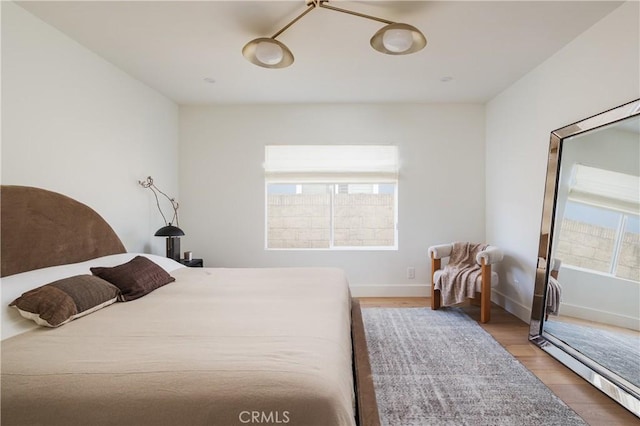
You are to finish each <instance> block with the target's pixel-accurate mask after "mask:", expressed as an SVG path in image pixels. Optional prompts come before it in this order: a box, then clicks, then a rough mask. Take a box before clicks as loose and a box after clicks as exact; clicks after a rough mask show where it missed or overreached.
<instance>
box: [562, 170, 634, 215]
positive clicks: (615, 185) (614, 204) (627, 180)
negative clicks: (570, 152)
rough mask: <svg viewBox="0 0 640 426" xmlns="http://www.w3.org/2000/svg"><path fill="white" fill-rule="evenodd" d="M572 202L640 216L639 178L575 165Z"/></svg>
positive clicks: (571, 189)
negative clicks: (639, 213) (639, 214)
mask: <svg viewBox="0 0 640 426" xmlns="http://www.w3.org/2000/svg"><path fill="white" fill-rule="evenodd" d="M573 172H574V174H573V179H572V183H571V186H570V188H569V199H570V200H572V201H577V202H581V203H584V204H589V205H592V206H597V207H604V208H608V209H613V210H618V211H621V212H625V213H631V214H638V212H639V211H640V178H639V177H638V176H633V175H628V174H624V173H619V172H612V171H610V170H604V169H599V168H596V167H589V166H585V165H582V164H576V165H575V166H574V170H573Z"/></svg>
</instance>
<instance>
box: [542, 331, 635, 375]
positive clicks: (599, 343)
mask: <svg viewBox="0 0 640 426" xmlns="http://www.w3.org/2000/svg"><path fill="white" fill-rule="evenodd" d="M544 331H546V332H547V333H550V334H552V335H553V336H555V337H557V338H558V339H560V340H562V341H563V342H565V343H567V344H568V345H569V346H571V347H572V348H573V349H575V350H577V351H578V352H581V353H583V354H584V355H586V356H588V357H589V358H591V359H592V360H594V361H595V362H597V363H598V364H600V365H602V366H603V367H605V368H607V369H609V370H611V371H613V372H614V373H616V374H618V375H619V376H621V377H624V378H625V379H627V380H628V381H630V382H631V383H633V384H634V385H636V386H639V387H640V336H630V335H627V334H622V333H615V332H613V331H608V330H602V329H598V328H595V327H587V326H583V325H579V324H570V323H566V322H561V321H553V320H550V321H546V322H545V323H544Z"/></svg>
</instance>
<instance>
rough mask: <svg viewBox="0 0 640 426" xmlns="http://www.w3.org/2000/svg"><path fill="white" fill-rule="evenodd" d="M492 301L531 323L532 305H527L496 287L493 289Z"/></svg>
mask: <svg viewBox="0 0 640 426" xmlns="http://www.w3.org/2000/svg"><path fill="white" fill-rule="evenodd" d="M491 301H492V302H493V303H495V304H496V305H500V306H502V307H503V308H504V310H505V311H507V312H509V313H510V314H513V315H515V316H517V317H518V318H520V319H521V320H522V321H524V322H526V323H527V324H529V321H531V307H530V306H525V305H523V304H522V303H520V302H518V301H516V300H513V299H512V298H510V297H509V296H507V295H505V294H504V293H501V292H499V291H497V290H496V289H491Z"/></svg>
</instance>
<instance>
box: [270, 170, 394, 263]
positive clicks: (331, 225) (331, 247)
mask: <svg viewBox="0 0 640 426" xmlns="http://www.w3.org/2000/svg"><path fill="white" fill-rule="evenodd" d="M305 183H308V182H305ZM305 183H301V182H287V181H277V182H275V181H268V180H265V185H264V208H265V210H264V249H265V250H267V251H398V247H399V244H398V240H399V236H398V201H399V197H398V186H399V185H398V180H397V179H396V180H395V181H386V182H379V183H375V184H373V185H376V186H377V185H379V184H392V185H393V188H394V191H393V236H394V238H393V240H394V242H393V245H392V246H336V245H335V244H334V232H335V228H334V217H335V214H334V213H335V203H334V199H335V195H336V194H338V192H337V191H338V185H340V184H344V182H321V181H318V182H313V183H314V184H321V185H328V186H329V185H332V186H333V188H332V190H330V191H329V194H330V197H329V200H330V209H329V211H330V217H329V246H328V247H269V185H270V184H284V185H295V186H296V192H295V194H300V193H301V192H299V191H300V187H301V185H303V184H305ZM347 184H356V185H358V184H372V183H371V182H349V183H347Z"/></svg>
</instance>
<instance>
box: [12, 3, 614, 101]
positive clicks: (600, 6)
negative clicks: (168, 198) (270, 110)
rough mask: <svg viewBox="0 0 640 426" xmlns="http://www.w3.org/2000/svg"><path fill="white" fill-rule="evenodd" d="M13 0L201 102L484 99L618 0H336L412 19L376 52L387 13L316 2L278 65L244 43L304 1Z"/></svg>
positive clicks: (131, 69)
mask: <svg viewBox="0 0 640 426" xmlns="http://www.w3.org/2000/svg"><path fill="white" fill-rule="evenodd" d="M18 4H19V5H20V6H22V7H23V8H24V9H26V10H28V11H30V12H31V13H33V14H34V15H36V16H38V17H39V18H41V19H42V20H44V21H45V22H48V23H49V24H51V25H53V26H54V27H56V28H58V29H59V30H61V31H62V32H64V33H66V34H67V35H69V36H70V37H72V38H73V39H75V40H77V41H78V42H79V43H81V44H83V45H84V46H86V47H88V48H89V49H91V50H92V51H94V52H96V53H97V54H98V55H100V56H102V57H104V58H105V59H107V60H108V61H110V62H112V63H113V64H115V65H116V66H117V67H119V68H121V69H122V70H124V71H125V72H127V73H129V74H130V75H132V76H133V77H135V78H137V79H138V80H140V81H142V82H144V83H146V84H147V85H149V86H150V87H152V88H154V89H156V90H157V91H159V92H161V93H163V94H164V95H166V96H167V97H169V98H171V99H173V100H174V101H176V102H177V103H179V104H187V105H194V104H197V105H205V104H229V103H274V102H275V103H298V102H302V103H320V102H358V103H359V102H486V101H487V100H489V99H491V98H492V97H493V96H495V95H496V94H498V93H500V91H501V90H503V89H504V88H506V87H508V86H509V85H510V84H512V83H513V82H515V81H517V80H518V79H519V78H520V77H522V76H523V75H524V74H526V73H527V72H528V71H530V70H531V69H533V68H535V67H536V66H537V65H539V64H540V63H541V62H543V61H544V60H545V59H547V58H548V57H550V56H551V55H553V54H554V53H555V52H557V51H558V50H559V49H561V48H562V47H563V46H564V45H566V44H567V43H569V42H570V41H571V40H573V39H574V38H575V37H577V36H578V35H579V34H580V33H582V32H583V31H585V30H586V29H587V28H589V27H590V26H592V25H593V24H594V23H596V22H597V21H599V20H600V19H602V18H603V17H604V16H605V15H607V14H608V13H610V12H611V11H612V10H613V9H615V8H616V7H618V6H619V5H620V4H621V2H614V1H602V2H597V1H584V2H583V1H567V2H564V1H534V2H527V1H491V2H484V1H468V2H463V1H440V2H432V1H409V2H405V1H366V2H353V1H332V2H331V4H332V5H334V6H338V7H342V8H347V9H351V10H354V11H358V12H361V13H366V14H370V15H374V16H378V17H381V18H385V19H388V20H392V21H397V22H405V23H408V24H411V25H414V26H416V27H418V28H419V29H420V30H421V31H422V32H423V33H424V34H425V36H426V37H427V40H428V43H427V47H426V48H425V49H423V50H422V51H420V52H417V53H414V54H412V55H407V56H388V55H384V54H381V53H379V52H376V51H374V50H373V49H372V48H371V47H370V46H369V39H370V38H371V36H372V35H373V34H374V33H375V32H376V31H377V30H378V29H379V28H381V26H382V24H380V23H378V22H375V21H371V20H368V19H363V18H359V17H355V16H351V15H346V14H342V13H338V12H334V11H329V10H325V9H316V10H313V11H311V12H310V13H309V14H308V15H306V16H305V17H304V18H302V19H301V20H300V21H299V22H298V23H296V24H295V25H293V26H292V27H291V28H289V29H288V30H287V31H285V32H284V33H283V34H282V35H281V36H279V37H278V40H280V41H281V42H283V43H285V44H286V45H287V46H288V47H289V48H290V49H291V51H292V52H293V54H294V56H295V59H296V60H295V62H294V64H293V65H292V66H291V67H289V68H285V69H280V70H276V69H264V68H260V67H257V66H255V65H253V64H251V63H249V62H248V61H246V60H245V59H244V57H243V56H242V54H241V50H242V47H243V46H244V44H245V43H247V42H248V41H249V40H251V39H253V38H257V37H269V36H272V35H273V34H274V33H275V32H276V31H277V30H278V29H280V28H281V27H282V26H283V25H284V24H286V23H287V22H288V21H290V20H291V19H293V18H294V17H295V16H297V15H298V13H300V12H302V11H303V10H304V9H305V2H304V0H296V1H254V2H248V1H139V2H133V1H120V2H118V1H102V2H100V1H69V2H59V1H41V2H34V1H27V2H19V3H18ZM61 59H63V58H61ZM444 77H451V78H452V80H451V81H448V82H443V81H441V80H442V79H443V78H444ZM206 80H215V82H214V83H211V82H208V81H206Z"/></svg>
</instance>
